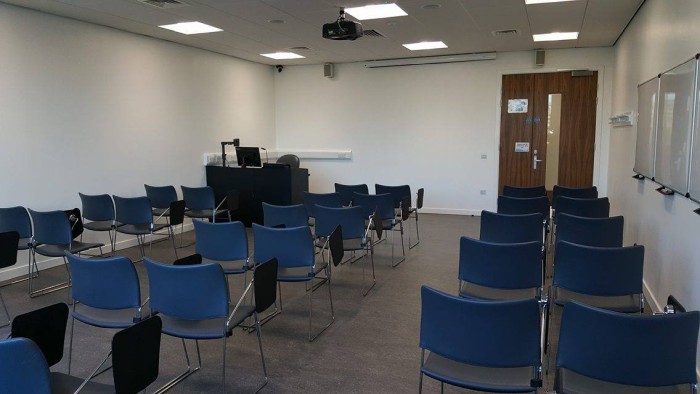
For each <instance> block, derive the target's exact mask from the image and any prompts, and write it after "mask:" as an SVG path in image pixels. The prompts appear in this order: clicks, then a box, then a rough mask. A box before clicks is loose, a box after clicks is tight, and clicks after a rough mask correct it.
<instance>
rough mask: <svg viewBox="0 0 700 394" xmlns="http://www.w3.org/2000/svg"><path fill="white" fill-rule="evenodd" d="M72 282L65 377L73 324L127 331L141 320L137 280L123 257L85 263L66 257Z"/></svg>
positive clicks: (69, 361)
mask: <svg viewBox="0 0 700 394" xmlns="http://www.w3.org/2000/svg"><path fill="white" fill-rule="evenodd" d="M66 258H67V259H68V265H69V267H70V271H71V274H72V278H73V292H72V296H73V311H72V313H71V315H72V317H73V318H72V320H71V333H70V342H69V345H68V373H69V374H70V371H71V365H72V360H73V357H72V356H73V333H74V332H75V329H74V327H75V321H76V320H78V321H80V322H82V323H84V324H87V325H89V326H93V327H99V328H127V327H131V326H132V325H134V323H137V322H139V321H140V320H141V317H142V308H143V305H142V303H141V288H140V286H139V277H138V274H137V273H136V268H134V264H133V263H132V262H131V260H129V259H128V258H126V257H111V258H91V259H86V258H82V257H78V256H73V255H70V254H66Z"/></svg>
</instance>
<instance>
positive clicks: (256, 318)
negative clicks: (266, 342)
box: [253, 312, 268, 393]
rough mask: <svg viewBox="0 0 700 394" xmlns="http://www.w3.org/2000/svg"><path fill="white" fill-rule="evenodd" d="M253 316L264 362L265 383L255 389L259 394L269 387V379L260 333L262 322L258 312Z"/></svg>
mask: <svg viewBox="0 0 700 394" xmlns="http://www.w3.org/2000/svg"><path fill="white" fill-rule="evenodd" d="M253 315H254V316H255V326H256V330H255V331H257V334H258V347H259V348H260V360H261V361H262V368H263V376H264V377H263V382H262V383H261V384H260V386H258V387H257V388H256V389H255V392H256V393H257V392H258V391H260V390H261V389H262V388H263V387H265V386H266V385H267V382H268V377H267V366H266V365H265V355H264V354H263V347H262V333H261V331H260V320H259V319H258V314H257V312H253Z"/></svg>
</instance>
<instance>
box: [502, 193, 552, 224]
mask: <svg viewBox="0 0 700 394" xmlns="http://www.w3.org/2000/svg"><path fill="white" fill-rule="evenodd" d="M497 212H498V213H502V214H505V215H526V214H529V213H541V214H542V216H544V217H545V219H549V199H548V198H547V197H546V196H542V197H530V198H517V197H507V196H499V197H498V210H497Z"/></svg>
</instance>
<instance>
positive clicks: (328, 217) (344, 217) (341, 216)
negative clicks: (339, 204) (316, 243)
mask: <svg viewBox="0 0 700 394" xmlns="http://www.w3.org/2000/svg"><path fill="white" fill-rule="evenodd" d="M366 218H367V216H364V210H363V208H362V207H359V206H353V207H344V208H328V207H322V206H316V228H315V233H316V236H317V237H325V238H327V237H330V235H331V233H333V230H335V228H336V227H338V226H341V227H342V228H343V237H344V239H357V238H363V237H364V234H365V219H366Z"/></svg>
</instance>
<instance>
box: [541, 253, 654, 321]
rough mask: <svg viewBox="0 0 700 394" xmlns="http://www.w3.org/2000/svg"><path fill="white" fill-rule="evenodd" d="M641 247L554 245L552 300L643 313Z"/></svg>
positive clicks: (560, 302) (642, 262) (642, 260)
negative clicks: (555, 249) (555, 246)
mask: <svg viewBox="0 0 700 394" xmlns="http://www.w3.org/2000/svg"><path fill="white" fill-rule="evenodd" d="M643 271H644V247H643V246H641V245H636V246H628V247H621V248H599V247H593V246H584V245H577V244H573V243H570V242H566V241H558V242H557V252H556V256H555V269H554V281H553V283H552V290H553V293H552V296H553V297H552V298H553V301H554V302H555V303H556V304H558V305H561V304H563V303H564V302H565V301H568V300H576V301H579V302H583V303H585V304H588V305H592V306H596V307H600V308H604V309H609V310H613V311H617V312H628V313H636V312H643V311H644V294H643V292H642V279H643Z"/></svg>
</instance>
